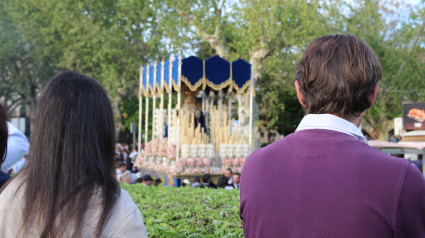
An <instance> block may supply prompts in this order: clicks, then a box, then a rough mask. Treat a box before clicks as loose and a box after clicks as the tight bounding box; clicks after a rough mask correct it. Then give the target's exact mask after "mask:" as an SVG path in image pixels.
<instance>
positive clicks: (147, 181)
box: [142, 174, 153, 186]
mask: <svg viewBox="0 0 425 238" xmlns="http://www.w3.org/2000/svg"><path fill="white" fill-rule="evenodd" d="M152 182H153V179H152V177H151V176H150V175H148V174H147V175H145V176H143V182H142V184H143V185H145V186H151V185H152Z"/></svg>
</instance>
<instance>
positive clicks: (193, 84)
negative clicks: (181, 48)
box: [141, 55, 251, 97]
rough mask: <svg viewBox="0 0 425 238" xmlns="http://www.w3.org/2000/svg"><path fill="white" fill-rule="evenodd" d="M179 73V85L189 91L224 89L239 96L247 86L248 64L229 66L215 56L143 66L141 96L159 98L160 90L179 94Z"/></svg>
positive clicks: (241, 61) (173, 60)
mask: <svg viewBox="0 0 425 238" xmlns="http://www.w3.org/2000/svg"><path fill="white" fill-rule="evenodd" d="M180 65H181V69H180V71H179V66H180ZM179 72H181V77H180V78H181V82H182V83H184V84H185V85H186V86H187V88H189V90H191V91H197V90H199V89H202V90H204V89H206V88H210V89H212V90H215V91H219V90H222V89H225V88H227V89H228V90H235V91H236V92H239V93H242V92H244V91H246V89H247V88H248V87H249V85H250V84H251V81H250V79H251V65H250V64H249V63H248V62H246V61H245V60H242V59H238V60H235V61H233V62H231V63H229V62H228V61H226V60H224V59H222V58H221V57H220V56H217V55H216V56H213V57H211V58H209V59H207V60H201V59H200V58H198V57H195V56H191V57H188V58H185V59H182V60H181V64H179V59H172V58H171V59H168V60H166V61H161V62H160V63H155V64H151V65H147V66H145V67H143V69H142V75H141V81H142V85H141V86H142V91H143V94H144V96H145V97H152V96H154V95H160V94H162V93H163V89H164V90H165V91H166V92H167V93H168V92H170V90H174V91H176V92H179V87H178V85H179ZM162 79H163V81H162Z"/></svg>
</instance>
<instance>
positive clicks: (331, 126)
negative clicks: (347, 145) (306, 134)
mask: <svg viewBox="0 0 425 238" xmlns="http://www.w3.org/2000/svg"><path fill="white" fill-rule="evenodd" d="M309 129H324V130H331V131H337V132H341V133H345V134H347V135H350V136H352V137H354V138H355V139H356V140H359V141H362V142H364V143H366V144H367V140H366V138H365V137H364V135H363V133H362V131H361V129H360V128H359V127H357V126H356V125H354V124H353V123H351V122H349V121H347V120H345V119H343V118H341V117H338V116H335V115H332V114H307V115H305V116H304V117H303V119H302V120H301V122H300V124H299V125H298V127H297V129H296V130H295V131H301V130H309Z"/></svg>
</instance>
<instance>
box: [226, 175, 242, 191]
mask: <svg viewBox="0 0 425 238" xmlns="http://www.w3.org/2000/svg"><path fill="white" fill-rule="evenodd" d="M240 179H241V174H240V173H233V175H232V180H233V182H232V184H229V185H227V186H226V187H224V189H228V190H232V189H240V184H239V181H240Z"/></svg>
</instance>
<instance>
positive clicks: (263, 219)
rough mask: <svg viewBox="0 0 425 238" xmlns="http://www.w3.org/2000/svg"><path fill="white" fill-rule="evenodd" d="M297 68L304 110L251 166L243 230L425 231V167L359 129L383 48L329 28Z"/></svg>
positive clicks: (244, 183) (321, 233)
mask: <svg viewBox="0 0 425 238" xmlns="http://www.w3.org/2000/svg"><path fill="white" fill-rule="evenodd" d="M297 71H298V72H297V73H296V76H295V89H296V92H297V96H298V99H299V102H300V104H301V105H302V106H303V107H304V110H305V113H306V115H305V116H304V118H303V119H302V121H301V122H300V124H299V126H298V128H297V129H296V132H295V133H293V134H291V135H288V136H286V137H285V138H283V139H281V140H279V141H277V142H274V143H273V144H271V145H269V146H267V147H264V148H261V149H258V150H256V151H254V152H253V153H252V154H251V155H250V156H249V157H248V158H247V160H246V163H245V165H244V168H243V175H244V176H242V177H241V194H240V196H241V200H240V201H241V203H240V217H241V219H242V221H243V228H244V234H245V237H247V238H253V237H315V238H322V237H323V238H325V237H345V238H355V237H356V238H357V237H380V238H384V237H425V180H424V177H423V175H422V174H421V173H420V172H419V170H418V169H416V168H415V167H414V166H413V165H411V164H410V163H409V162H408V161H407V160H405V159H400V158H395V157H392V156H390V155H387V154H385V153H382V152H380V151H379V150H376V149H374V148H372V147H370V146H369V145H368V144H367V141H366V139H365V137H364V136H363V134H362V132H361V129H360V127H361V124H362V118H363V116H364V114H365V112H366V110H367V109H368V108H370V107H371V106H372V105H373V103H374V101H375V99H376V96H377V94H378V90H379V87H378V81H379V80H380V79H381V78H382V71H381V66H380V64H379V61H378V59H377V57H376V55H375V52H374V51H373V50H372V49H371V48H370V47H369V46H368V45H367V44H366V43H364V42H363V41H362V40H360V39H359V38H357V37H355V36H353V35H350V34H337V35H326V36H322V37H319V38H317V39H315V40H313V41H312V42H311V43H310V44H309V46H308V47H307V48H306V50H305V51H304V54H303V56H302V58H301V61H300V62H299V64H298V65H297ZM270 181H273V182H272V183H271V182H270Z"/></svg>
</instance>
